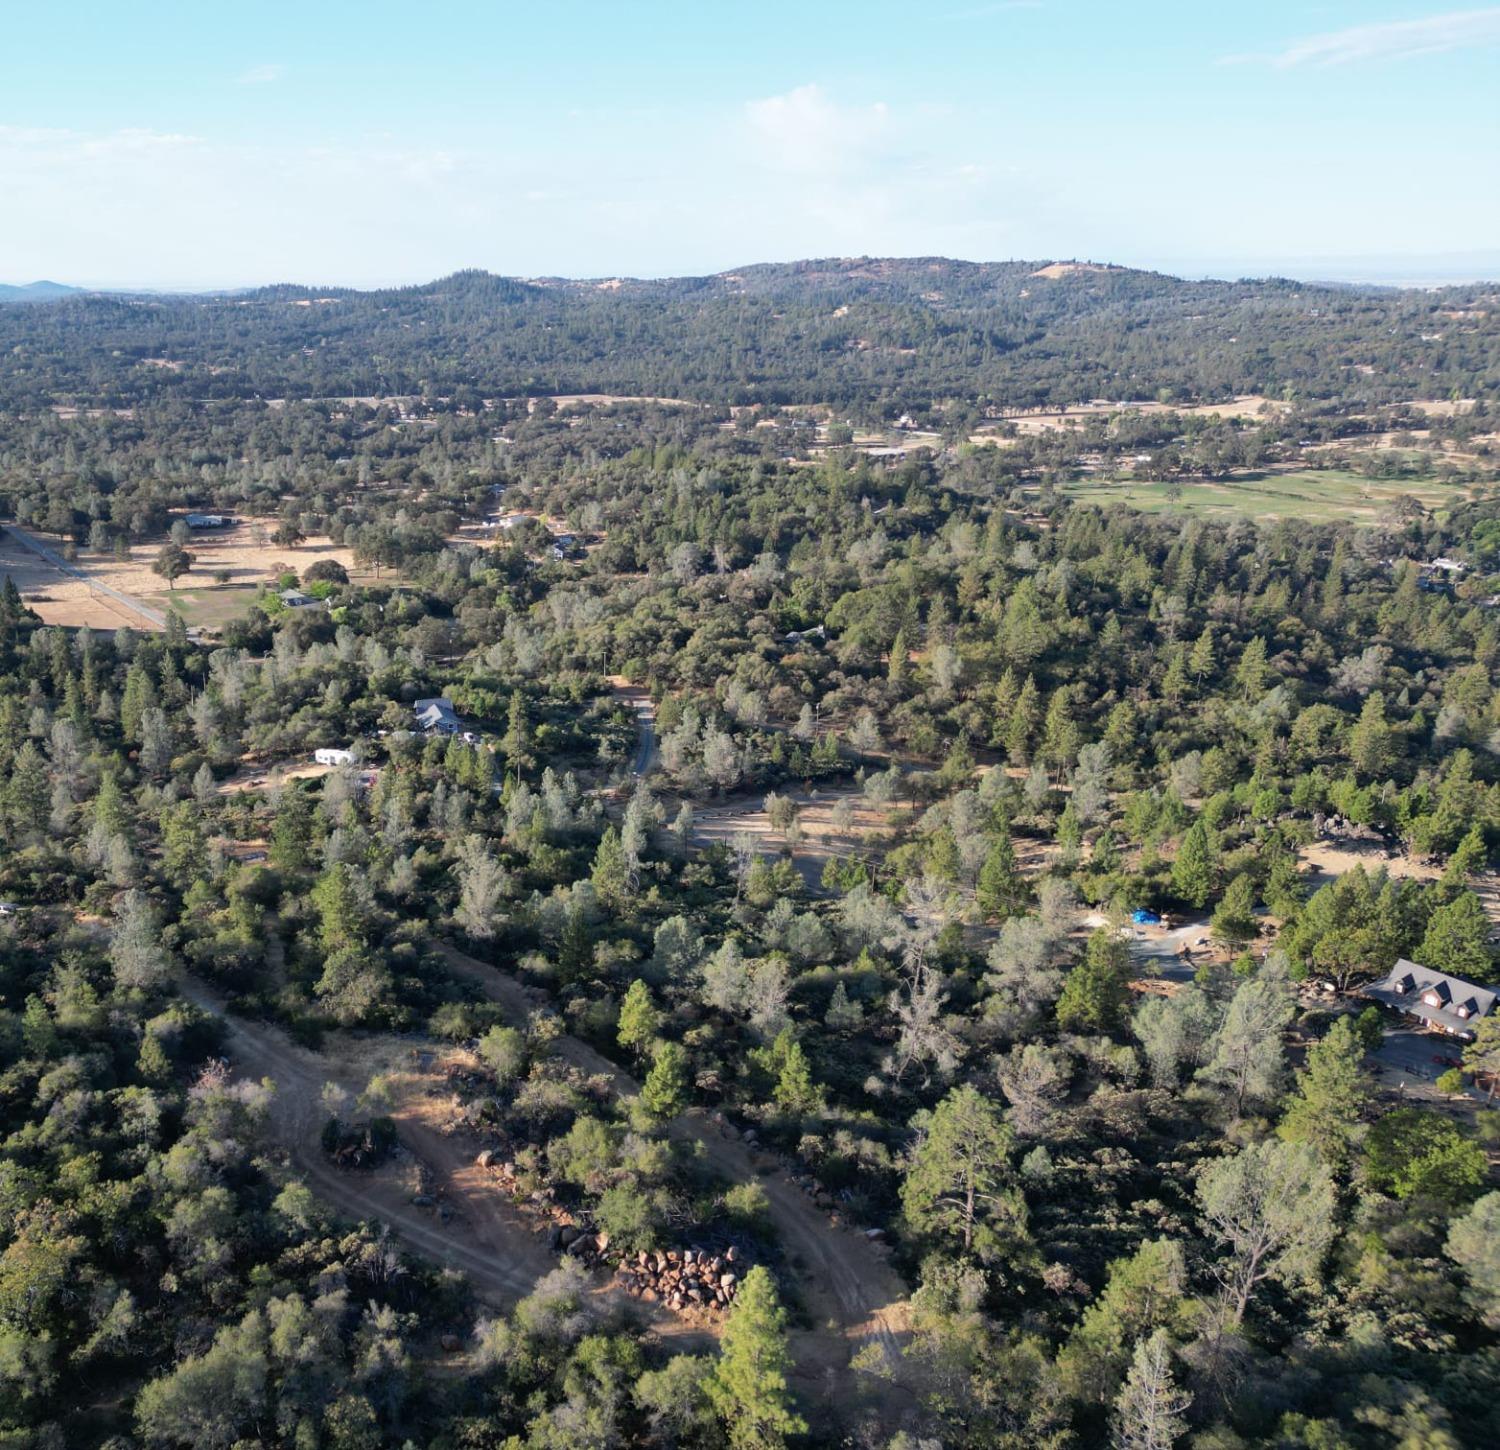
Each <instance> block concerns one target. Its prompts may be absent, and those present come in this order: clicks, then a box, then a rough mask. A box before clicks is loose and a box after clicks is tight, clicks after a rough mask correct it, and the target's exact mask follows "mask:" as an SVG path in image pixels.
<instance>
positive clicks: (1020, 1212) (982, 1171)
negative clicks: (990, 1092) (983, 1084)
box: [901, 1085, 1026, 1253]
mask: <svg viewBox="0 0 1500 1450" xmlns="http://www.w3.org/2000/svg"><path fill="white" fill-rule="evenodd" d="M1014 1146H1015V1135H1014V1134H1013V1133H1012V1132H1011V1130H1010V1129H1009V1128H1008V1127H1007V1126H1006V1125H1005V1124H1004V1123H1003V1122H1002V1121H1001V1119H1000V1113H999V1110H998V1109H997V1108H996V1107H995V1105H994V1104H993V1103H992V1102H990V1101H989V1100H988V1099H987V1098H985V1097H984V1096H983V1095H982V1094H981V1093H980V1092H979V1091H978V1089H977V1088H973V1087H970V1086H968V1085H965V1086H963V1087H957V1088H954V1089H953V1090H952V1091H951V1092H950V1093H949V1094H948V1096H947V1097H945V1098H944V1099H943V1100H942V1102H940V1103H939V1104H938V1105H937V1107H935V1108H934V1109H933V1110H932V1114H931V1116H930V1118H929V1119H928V1121H927V1125H926V1132H925V1134H924V1136H923V1138H922V1141H921V1142H920V1143H919V1144H918V1146H917V1149H916V1152H915V1153H914V1154H913V1156H912V1161H911V1166H910V1167H909V1168H908V1169H907V1170H906V1179H905V1181H904V1182H903V1183H902V1185H901V1207H902V1212H903V1214H904V1215H905V1218H906V1222H907V1224H908V1226H909V1227H910V1228H911V1229H912V1230H913V1231H914V1232H915V1233H917V1234H922V1235H928V1234H931V1235H938V1236H944V1237H953V1236H956V1237H957V1238H959V1239H960V1240H961V1241H962V1243H963V1247H964V1251H965V1252H966V1253H968V1252H971V1251H973V1250H974V1249H975V1248H978V1249H979V1250H980V1251H981V1252H986V1251H989V1250H992V1249H994V1248H996V1247H998V1246H1000V1245H1002V1244H1003V1243H1004V1242H1006V1241H1007V1240H1013V1239H1015V1238H1018V1237H1022V1236H1024V1234H1025V1213H1026V1209H1025V1201H1024V1200H1023V1199H1022V1198H1021V1197H1020V1195H1019V1193H1017V1192H1016V1190H1015V1189H1014V1188H1013V1187H1012V1185H1011V1181H1010V1180H1011V1174H1010V1165H1009V1157H1010V1152H1011V1149H1012V1148H1013V1147H1014Z"/></svg>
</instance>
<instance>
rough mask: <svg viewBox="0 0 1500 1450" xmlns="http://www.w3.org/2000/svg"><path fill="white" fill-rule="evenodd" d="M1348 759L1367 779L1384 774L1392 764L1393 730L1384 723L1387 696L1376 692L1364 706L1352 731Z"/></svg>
mask: <svg viewBox="0 0 1500 1450" xmlns="http://www.w3.org/2000/svg"><path fill="white" fill-rule="evenodd" d="M1349 759H1350V760H1351V761H1352V762H1353V764H1354V769H1355V770H1356V771H1357V772H1358V773H1359V774H1360V775H1362V776H1363V777H1364V778H1365V779H1366V780H1378V779H1380V778H1381V777H1382V776H1383V775H1385V773H1386V770H1387V769H1388V767H1389V766H1390V762H1391V729H1390V726H1389V725H1387V724H1386V720H1385V696H1384V695H1382V694H1381V693H1380V691H1379V690H1376V691H1375V692H1374V693H1373V694H1371V695H1370V696H1369V697H1368V698H1367V699H1366V700H1365V703H1364V707H1363V708H1362V709H1361V710H1360V712H1359V720H1358V721H1357V722H1356V724H1355V726H1354V729H1353V730H1351V731H1350V732H1349Z"/></svg>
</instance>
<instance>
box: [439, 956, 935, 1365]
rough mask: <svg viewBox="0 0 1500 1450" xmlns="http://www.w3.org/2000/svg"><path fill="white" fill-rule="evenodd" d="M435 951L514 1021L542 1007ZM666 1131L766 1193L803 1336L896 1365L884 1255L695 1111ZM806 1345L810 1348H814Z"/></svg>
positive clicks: (897, 1299)
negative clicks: (814, 1327) (807, 1322)
mask: <svg viewBox="0 0 1500 1450" xmlns="http://www.w3.org/2000/svg"><path fill="white" fill-rule="evenodd" d="M439 950H440V951H441V952H442V954H443V956H444V958H445V959H446V960H447V962H448V965H449V967H450V968H451V969H452V970H453V971H454V972H455V973H456V974H457V975H459V976H461V977H466V978H468V979H469V980H470V981H471V982H473V983H475V985H476V986H478V987H479V989H480V990H481V991H482V992H484V994H485V995H486V996H487V997H489V999H490V1000H491V1001H492V1002H495V1003H497V1004H498V1005H499V1006H500V1007H501V1008H502V1009H503V1010H504V1011H505V1012H506V1013H507V1015H509V1016H510V1017H511V1019H512V1020H513V1021H515V1022H517V1023H520V1022H524V1021H525V1019H526V1017H527V1015H528V1014H530V1013H531V1012H533V1011H535V1010H536V1009H537V1008H538V1007H540V1006H542V1005H544V1004H545V1002H546V996H545V994H544V993H538V992H534V991H532V990H531V989H530V988H528V987H526V986H524V985H523V984H522V983H520V982H518V981H516V979H515V978H514V977H511V976H509V975H507V974H506V973H505V972H502V971H501V970H500V969H499V968H498V967H492V966H490V965H488V964H487V963H485V962H481V961H479V960H478V959H477V958H475V957H471V956H469V955H468V954H467V953H466V952H462V951H460V950H459V949H458V948H457V947H455V946H452V945H450V944H448V943H440V944H439ZM553 1047H554V1048H555V1050H556V1051H557V1052H558V1054H559V1055H560V1056H561V1057H563V1058H564V1059H565V1060H566V1061H567V1062H569V1063H571V1064H572V1065H573V1066H574V1067H576V1068H578V1069H579V1071H580V1072H585V1073H589V1074H590V1075H598V1076H601V1077H605V1078H607V1079H608V1080H609V1083H610V1086H611V1088H612V1089H613V1090H614V1091H615V1092H616V1093H617V1094H619V1095H620V1096H621V1097H633V1096H634V1095H635V1094H636V1093H638V1092H639V1091H640V1084H639V1083H637V1082H636V1081H635V1079H634V1078H633V1077H631V1075H630V1074H629V1073H627V1072H626V1071H625V1070H624V1069H623V1068H621V1067H619V1066H618V1065H617V1064H615V1063H613V1062H611V1061H610V1060H609V1059H608V1058H606V1057H605V1056H603V1054H602V1053H599V1052H596V1051H595V1050H594V1049H593V1048H592V1047H590V1046H589V1045H588V1044H587V1043H586V1042H580V1041H579V1040H578V1039H577V1038H576V1037H567V1036H563V1037H559V1038H557V1039H556V1040H555V1041H554V1043H553ZM668 1131H669V1132H670V1133H671V1135H672V1136H673V1137H674V1138H677V1139H679V1140H680V1141H692V1142H697V1143H701V1144H702V1145H703V1149H704V1152H705V1154H706V1155H707V1157H708V1161H709V1162H710V1163H711V1164H712V1165H713V1166H714V1168H715V1169H716V1170H717V1171H718V1172H719V1173H720V1174H721V1175H722V1176H723V1177H725V1178H727V1179H729V1180H730V1181H732V1182H736V1183H749V1182H758V1183H759V1184H760V1185H761V1187H762V1188H763V1189H764V1190H765V1194H766V1199H767V1201H768V1203H769V1211H770V1216H771V1221H772V1223H773V1224H774V1225H775V1227H776V1231H777V1234H778V1235H779V1236H780V1239H781V1242H782V1246H783V1247H784V1248H785V1250H786V1252H787V1255H788V1257H789V1258H790V1259H791V1261H792V1263H793V1264H794V1265H795V1266H796V1267H797V1268H798V1270H799V1271H800V1272H799V1276H798V1289H799V1291H800V1292H801V1294H802V1297H803V1299H804V1300H805V1301H806V1303H807V1305H808V1308H809V1310H810V1311H811V1313H812V1314H813V1316H814V1318H815V1319H816V1320H817V1323H818V1326H819V1328H818V1331H816V1332H815V1333H814V1334H813V1335H810V1336H804V1337H805V1338H808V1339H820V1338H822V1339H826V1338H827V1337H829V1336H831V1337H832V1338H833V1339H834V1340H836V1341H839V1342H840V1343H841V1345H842V1349H843V1357H844V1359H845V1361H847V1358H848V1355H849V1353H851V1352H852V1351H853V1350H855V1349H857V1348H858V1347H859V1345H860V1343H861V1342H864V1341H867V1340H870V1339H871V1338H874V1339H876V1340H878V1341H879V1343H880V1344H881V1345H882V1346H883V1347H884V1348H885V1350H886V1351H887V1354H888V1356H889V1357H890V1359H891V1362H892V1363H894V1362H895V1359H896V1356H897V1355H898V1353H899V1347H900V1337H901V1336H902V1335H903V1334H904V1333H905V1331H906V1329H907V1326H908V1319H909V1316H908V1306H907V1303H906V1290H905V1286H904V1285H903V1284H902V1282H901V1280H900V1279H899V1278H898V1277H897V1275H896V1273H895V1271H894V1270H893V1269H892V1268H891V1267H890V1265H889V1264H888V1263H887V1262H886V1261H885V1258H884V1257H883V1254H882V1251H881V1250H880V1249H878V1248H877V1247H876V1246H875V1245H874V1244H872V1243H871V1242H870V1241H869V1240H868V1239H867V1238H865V1237H864V1236H863V1235H862V1234H860V1233H858V1232H856V1231H854V1230H851V1229H847V1228H841V1227H837V1226H835V1225H834V1224H833V1223H832V1222H831V1221H830V1220H829V1218H828V1216H827V1215H826V1214H825V1213H824V1212H823V1211H822V1210H821V1209H819V1208H818V1207H817V1206H816V1205H815V1204H814V1203H813V1201H812V1199H811V1198H809V1197H808V1195H807V1194H806V1193H804V1192H803V1191H802V1190H801V1189H800V1188H798V1187H797V1185H796V1184H795V1183H793V1182H792V1181H791V1179H790V1178H788V1177H787V1175H786V1174H785V1173H784V1172H782V1171H781V1170H780V1169H779V1168H777V1167H775V1165H774V1162H773V1161H772V1160H770V1159H769V1158H766V1157H764V1156H763V1155H761V1156H757V1155H756V1154H755V1153H753V1152H752V1150H751V1149H750V1148H748V1147H747V1146H746V1145H745V1144H744V1143H743V1142H742V1141H740V1140H739V1139H738V1138H732V1137H729V1136H727V1132H726V1131H725V1130H721V1129H720V1128H719V1127H718V1126H717V1125H716V1124H714V1123H713V1122H712V1121H710V1120H709V1119H708V1118H707V1117H705V1116H704V1115H703V1114H702V1113H701V1112H697V1111H693V1112H689V1113H685V1114H683V1116H681V1117H680V1118H677V1119H676V1120H675V1121H674V1122H672V1124H671V1125H670V1126H669V1128H668ZM822 1347H823V1348H824V1349H825V1350H826V1349H827V1348H829V1347H831V1346H829V1345H827V1344H826V1343H825V1345H823V1346H822ZM806 1348H807V1349H808V1350H809V1351H812V1350H814V1349H816V1348H817V1346H815V1345H813V1344H809V1345H807V1346H806Z"/></svg>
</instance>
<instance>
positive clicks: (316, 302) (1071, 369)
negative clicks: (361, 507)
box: [0, 259, 1500, 415]
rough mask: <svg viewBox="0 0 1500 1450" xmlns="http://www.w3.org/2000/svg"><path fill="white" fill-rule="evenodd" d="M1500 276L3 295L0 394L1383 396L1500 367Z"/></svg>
mask: <svg viewBox="0 0 1500 1450" xmlns="http://www.w3.org/2000/svg"><path fill="white" fill-rule="evenodd" d="M1497 315H1500V314H1497V309H1496V296H1495V293H1494V290H1493V288H1487V287H1464V288H1449V289H1446V290H1443V291H1438V292H1396V291H1388V290H1355V289H1349V288H1333V287H1319V286H1309V285H1305V284H1300V283H1294V282H1285V281H1262V282H1184V281H1180V280H1177V279H1175V278H1170V277H1165V276H1160V275H1156V274H1153V273H1147V272H1135V271H1129V270H1126V269H1123V268H1102V267H1101V268H1091V267H1084V268H1078V269H1074V270H1070V269H1067V268H1057V267H1053V268H1048V269H1046V270H1042V269H1040V267H1039V264H1034V263H1024V262H1010V263H996V264H979V263H966V262H953V261H947V260H943V259H916V260H909V261H880V260H867V259H860V260H854V261H848V260H845V261H828V262H806V263H798V264H793V265H786V266H760V267H748V268H745V269H744V270H742V271H739V272H733V273H726V274H721V275H718V276H712V277H702V278H680V279H671V280H665V281H659V282H639V281H616V280H611V281H607V282H570V281H560V280H558V281H546V280H544V281H531V282H523V281H517V280H513V279H508V278H501V277H494V276H490V275H488V274H486V273H482V272H464V273H459V274H457V275H455V276H452V277H448V278H445V279H443V280H442V281H439V282H433V283H431V284H429V285H427V286H422V287H410V288H403V289H399V290H393V291H386V292H351V291H346V290H339V289H320V288H312V289H306V288H291V287H276V288H268V289H264V290H261V291H257V292H251V293H245V294H237V295H233V296H224V297H182V298H140V299H129V298H117V297H98V296H89V297H78V298H73V299H67V300H64V301H61V302H58V303H53V304H48V305H44V306H29V307H4V308H0V352H3V353H4V354H5V356H6V360H7V361H6V367H5V369H4V372H3V375H0V390H3V391H0V404H3V405H5V406H8V407H12V408H16V407H35V406H38V405H41V404H44V403H48V402H61V403H66V402H77V401H88V402H91V403H92V404H94V405H101V406H122V405H128V404H133V403H137V402H140V401H142V400H145V399H149V398H168V397H171V398H180V399H203V398H235V397H263V398H280V397H303V398H305V397H338V396H357V397H368V396H389V395H393V394H403V395H405V394H418V393H426V394H432V395H437V396H451V395H461V396H467V395H479V396H493V395H496V394H504V395H513V394H520V393H581V392H606V393H627V394H634V395H648V396H649V395H655V396H667V397H680V398H689V399H695V400H699V401H704V402H710V403H717V404H722V403H739V402H780V403H789V402H798V403H830V404H834V405H837V406H840V407H845V408H850V407H858V408H863V409H866V410H871V411H873V412H886V413H890V414H892V415H894V414H895V413H899V412H901V411H903V410H905V409H908V408H911V407H913V406H921V405H926V404H927V403H929V402H931V401H932V400H933V399H934V398H945V399H946V398H962V399H967V400H978V401H981V402H984V401H990V402H995V403H999V404H1003V405H1005V406H1008V407H1017V406H1041V405H1049V406H1061V405H1065V404H1068V403H1073V402H1079V401H1083V400H1087V399H1090V398H1111V399H1126V400H1138V399H1153V398H1156V397H1158V396H1162V397H1166V398H1169V399H1174V400H1180V401H1215V400H1219V399H1223V398H1227V397H1230V396H1232V395H1234V394H1236V393H1265V394H1271V395H1274V396H1277V397H1281V396H1283V395H1286V396H1296V397H1304V398H1312V399H1326V398H1342V399H1354V398H1360V399H1364V400H1367V401H1373V402H1394V401H1399V400H1402V399H1408V398H1414V397H1423V398H1432V397H1439V398H1441V397H1447V396H1449V395H1450V394H1457V395H1460V396H1465V397H1469V396H1473V395H1474V394H1475V393H1476V392H1477V391H1483V390H1484V389H1485V388H1487V387H1493V386H1494V385H1495V383H1496V382H1497V381H1500V321H1497Z"/></svg>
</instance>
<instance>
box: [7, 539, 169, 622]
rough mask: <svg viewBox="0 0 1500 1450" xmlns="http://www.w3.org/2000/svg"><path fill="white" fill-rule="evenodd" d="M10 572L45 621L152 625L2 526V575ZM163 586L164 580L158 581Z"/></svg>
mask: <svg viewBox="0 0 1500 1450" xmlns="http://www.w3.org/2000/svg"><path fill="white" fill-rule="evenodd" d="M6 575H8V576H9V577H10V578H11V579H12V580H13V581H14V583H15V586H16V588H17V589H19V590H20V591H21V598H22V599H23V600H25V602H26V604H27V606H28V607H29V608H31V609H34V610H35V611H36V612H37V614H39V615H40V616H41V618H42V621H43V622H44V623H46V624H55V625H61V626H64V627H67V628H73V629H76V628H81V627H82V626H83V625H88V626H89V627H90V628H91V629H119V628H121V627H124V628H126V629H150V628H151V627H152V626H151V625H149V624H148V623H147V622H146V620H145V619H144V618H143V617H142V616H141V615H140V614H138V613H136V611H135V610H133V609H130V608H128V607H127V606H126V605H124V604H121V603H120V602H119V601H118V600H114V599H111V598H109V596H108V595H105V594H100V593H98V592H97V591H96V590H93V589H90V588H89V586H88V583H87V582H86V581H85V580H83V579H79V578H76V577H75V576H73V575H71V574H66V573H64V572H63V571H62V570H61V569H58V568H56V567H55V566H54V565H52V564H49V563H48V562H47V561H46V560H45V559H43V558H41V557H40V556H39V555H37V554H34V553H32V551H31V550H30V549H28V548H26V547H25V546H24V545H23V544H20V543H18V542H17V541H16V540H15V539H14V538H12V536H11V535H10V534H9V533H8V532H5V531H3V530H0V577H4V576H6ZM156 583H157V585H158V586H160V584H161V580H160V579H158V580H157V581H156Z"/></svg>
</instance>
